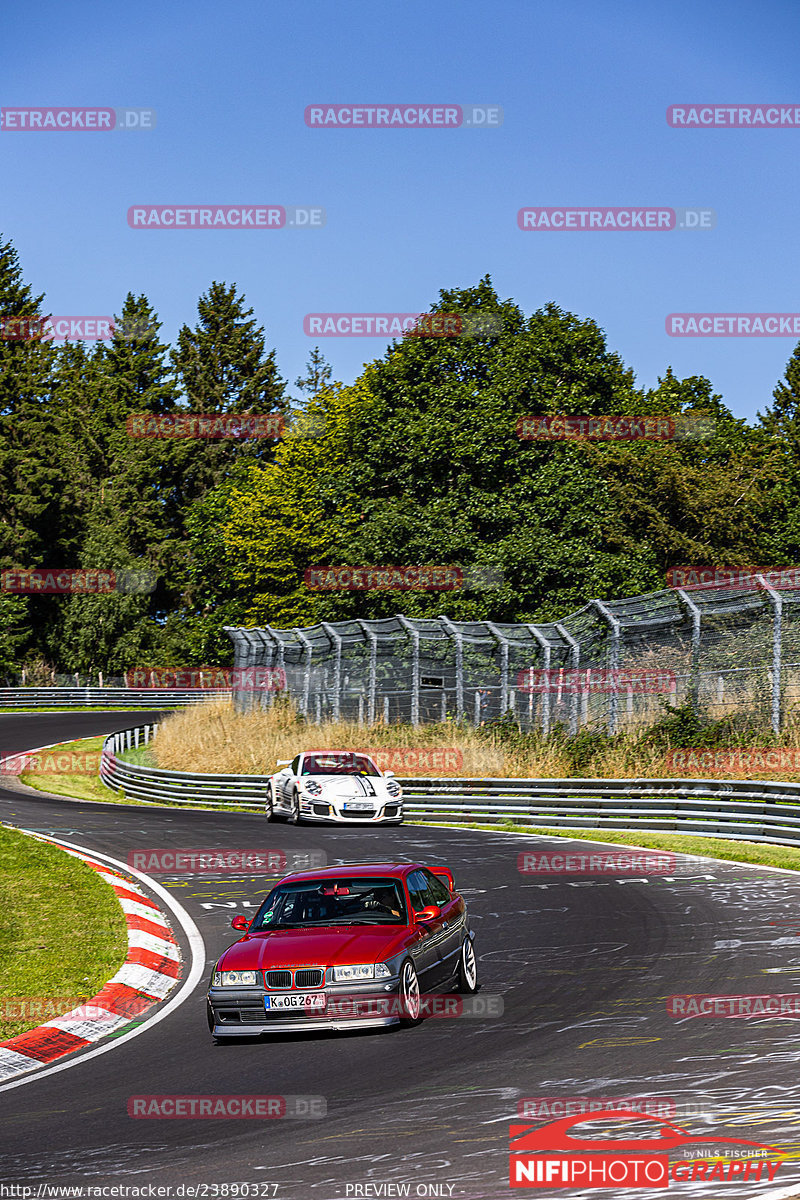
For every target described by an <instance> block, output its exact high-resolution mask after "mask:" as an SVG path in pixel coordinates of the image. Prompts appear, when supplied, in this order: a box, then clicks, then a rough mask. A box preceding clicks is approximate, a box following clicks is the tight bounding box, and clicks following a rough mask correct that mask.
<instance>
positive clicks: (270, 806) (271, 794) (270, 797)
mask: <svg viewBox="0 0 800 1200" xmlns="http://www.w3.org/2000/svg"><path fill="white" fill-rule="evenodd" d="M264 816H265V817H266V818H267V820H268V821H271V820H272V819H273V817H274V816H275V785H274V783H273V782H272V780H270V782H269V783H268V784H267V802H266V804H265V805H264Z"/></svg>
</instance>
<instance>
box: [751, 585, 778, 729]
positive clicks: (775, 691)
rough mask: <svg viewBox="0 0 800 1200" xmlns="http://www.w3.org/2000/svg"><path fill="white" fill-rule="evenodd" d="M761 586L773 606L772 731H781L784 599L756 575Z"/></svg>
mask: <svg viewBox="0 0 800 1200" xmlns="http://www.w3.org/2000/svg"><path fill="white" fill-rule="evenodd" d="M756 580H757V581H758V583H759V585H760V586H761V587H762V588H763V589H764V591H765V592H766V593H767V597H768V599H769V602H770V604H771V606H772V731H773V733H780V731H781V649H782V641H783V598H782V597H781V595H780V593H779V592H776V591H775V588H774V587H772V586H771V585H770V584H769V583H767V581H766V579H765V578H764V576H763V575H756Z"/></svg>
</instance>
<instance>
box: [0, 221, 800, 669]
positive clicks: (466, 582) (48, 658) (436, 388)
mask: <svg viewBox="0 0 800 1200" xmlns="http://www.w3.org/2000/svg"><path fill="white" fill-rule="evenodd" d="M431 312H439V313H445V314H465V315H468V316H469V318H470V320H469V321H468V322H467V321H465V323H464V327H465V328H467V327H468V326H469V327H471V328H473V329H476V330H477V332H476V333H474V334H472V335H470V336H445V337H435V336H419V337H417V336H406V337H403V338H402V339H400V340H397V341H394V342H393V343H391V344H390V345H389V346H388V348H387V350H386V352H385V353H384V355H383V356H382V357H380V358H377V359H375V360H374V361H371V362H369V363H367V364H365V366H364V368H363V370H362V372H361V373H360V375H359V376H358V378H357V379H356V380H355V382H354V383H352V384H342V383H337V382H333V381H332V380H331V369H330V367H329V366H328V364H327V363H326V361H325V359H324V357H323V355H322V354H321V353H320V352H319V350H317V349H315V350H314V351H312V353H311V355H310V357H309V362H308V366H307V373H306V375H305V376H304V377H303V378H301V379H298V380H297V381H296V391H297V392H298V393H299V395H292V394H291V389H290V386H289V384H288V383H287V381H286V380H285V379H284V378H282V376H281V374H280V371H279V368H278V362H277V355H276V351H275V350H274V349H271V348H269V347H268V344H267V338H266V334H265V331H264V328H263V327H262V326H261V325H259V324H258V322H257V320H256V318H255V316H254V313H253V310H252V309H251V308H248V307H247V302H246V299H245V297H244V296H243V295H241V294H240V292H239V290H238V289H237V286H236V285H235V284H230V285H229V284H226V283H219V282H212V283H211V285H210V286H209V288H208V291H207V292H206V293H204V294H203V295H202V296H201V297H200V299H199V301H198V304H197V314H196V317H195V318H194V321H193V323H192V324H191V325H189V324H185V325H183V326H182V328H181V329H180V331H179V333H178V336H177V338H176V340H175V343H174V345H172V346H170V345H168V344H167V343H166V342H165V341H164V340H163V339H162V337H161V323H160V322H159V320H158V315H157V313H156V312H155V311H154V309H153V307H152V306H151V304H150V303H149V301H148V299H147V297H146V296H144V295H139V296H134V295H133V294H131V293H129V294H128V295H127V296H126V297H125V299H124V302H123V304H122V309H121V313H120V314H119V316H118V317H117V318H116V319H115V332H114V335H113V337H112V338H111V339H109V340H107V341H105V342H93V343H90V342H86V341H74V342H73V341H64V342H63V343H61V342H59V343H55V342H53V341H52V340H49V339H48V338H47V337H38V336H28V337H24V338H23V337H13V336H3V337H0V570H2V571H12V572H13V571H17V570H21V569H28V570H30V569H33V568H45V567H46V568H83V569H90V568H91V569H97V570H104V571H108V570H112V571H118V572H126V571H127V572H130V573H134V577H135V573H137V572H138V573H144V574H145V575H146V577H148V578H152V579H153V580H154V584H153V587H152V589H151V590H149V591H144V590H139V591H137V590H131V591H123V590H114V591H112V592H107V593H103V594H97V593H94V594H93V593H91V592H73V593H71V594H25V595H20V594H14V593H13V592H9V591H0V669H1V670H2V671H3V672H5V673H6V674H9V673H18V672H19V671H20V669H21V668H22V667H23V666H26V667H27V668H28V669H29V670H31V669H33V668H34V667H35V665H36V664H39V665H43V664H48V665H49V666H52V667H53V668H55V669H57V670H59V671H80V672H82V673H87V674H88V673H92V672H94V673H96V672H97V671H98V670H102V671H104V672H108V673H112V672H117V673H121V672H123V671H126V670H129V669H131V668H135V667H154V668H157V667H163V668H167V667H170V668H174V667H191V666H199V665H206V664H208V665H218V664H220V665H222V664H227V663H229V662H230V661H231V645H230V642H229V640H228V638H227V637H226V635H225V634H224V633H223V626H224V625H260V624H263V623H269V624H271V625H274V626H278V627H286V626H295V625H310V624H313V623H315V622H317V621H320V620H343V619H348V618H375V617H386V616H392V615H394V614H395V613H398V612H403V613H405V614H406V615H409V616H420V617H424V616H439V615H447V616H449V617H451V618H452V619H453V620H480V619H491V620H495V621H500V622H505V621H522V620H528V621H530V620H537V621H547V620H557V619H559V618H560V617H563V616H564V615H566V614H567V613H568V612H570V611H572V610H574V609H576V608H578V607H580V606H581V605H582V604H584V603H585V602H586V600H587V599H589V598H592V597H598V598H600V599H603V598H608V597H613V596H621V595H634V594H638V593H641V592H648V591H655V590H658V589H660V588H663V587H665V586H666V585H667V572H668V571H669V570H670V569H671V568H674V567H676V566H678V565H681V564H709V565H720V566H744V567H746V566H750V565H754V564H757V565H761V566H785V565H788V564H794V563H798V562H800V504H798V498H799V497H800V457H799V456H798V449H799V448H800V441H798V435H799V434H800V418H798V403H799V402H800V345H798V347H796V348H795V350H794V353H793V354H792V356H791V358H790V359H789V362H788V365H787V367H786V371H785V374H784V376H783V378H782V379H781V380H780V382H778V384H777V385H776V387H775V389H774V391H773V393H772V397H771V399H770V401H769V403H767V404H766V405H765V407H764V411H763V412H760V413H759V415H758V417H757V419H756V420H755V421H754V422H753V423H752V424H750V423H748V422H747V421H745V420H742V419H740V418H736V417H734V416H733V414H732V413H731V412H730V410H729V409H728V408H727V407H726V406H725V404H724V403H723V400H722V397H721V396H720V395H718V394H716V393H715V392H714V390H713V387H712V384H711V382H710V381H709V380H708V379H706V378H704V377H702V376H693V377H690V378H687V379H679V378H677V377H676V376H675V375H674V374H673V372H672V370H671V369H670V368H669V367H667V368H666V370H665V372H664V374H663V376H662V377H660V378H659V380H658V382H657V384H656V386H655V387H654V388H648V389H643V388H640V387H638V386H637V383H636V380H635V378H634V375H633V372H632V371H631V370H630V369H629V368H627V367H626V366H625V364H624V362H623V361H622V359H621V358H620V356H619V355H618V354H616V353H615V352H613V351H612V350H609V348H608V346H607V344H606V339H605V336H604V334H603V331H602V329H601V328H600V327H599V326H598V324H597V323H596V322H595V321H594V320H591V319H588V318H581V317H579V316H576V315H574V314H572V313H568V312H565V311H563V310H561V309H560V308H559V307H558V306H557V305H555V304H553V303H550V304H546V305H545V306H544V307H542V308H540V309H539V310H537V311H536V312H534V313H532V314H531V315H529V316H528V315H526V314H525V313H524V312H523V311H522V309H521V308H520V307H519V306H518V305H517V304H515V303H514V302H513V301H512V300H501V299H500V298H499V297H498V295H497V293H496V290H495V288H494V287H493V285H492V282H491V279H490V278H489V277H488V276H487V277H485V278H483V279H482V280H480V281H479V282H478V284H477V285H476V286H475V287H472V288H464V289H450V290H442V291H441V292H440V294H439V298H438V300H437V301H436V302H435V303H434V304H432V305H431ZM47 315H48V310H47V308H46V307H45V304H44V296H42V295H36V294H35V293H34V290H33V288H32V287H31V286H30V285H29V284H27V283H26V282H25V280H24V278H23V273H22V268H21V266H20V263H19V259H18V256H17V253H16V251H15V249H14V247H13V245H12V243H11V242H10V241H3V240H2V239H0V320H3V319H5V321H6V325H5V328H6V329H9V328H12V326H10V325H9V324H8V322H9V321H19V320H21V319H26V321H27V327H28V328H30V327H31V325H32V324H33V325H35V322H36V321H37V320H39V319H41V318H43V317H45V316H47ZM476 318H480V319H479V320H477V321H476ZM141 414H150V415H152V417H154V418H170V417H172V418H175V419H176V420H177V419H179V418H180V419H183V418H184V417H185V415H186V414H189V415H191V414H220V415H222V414H230V415H236V414H254V415H262V414H273V415H275V416H276V417H280V418H281V419H282V425H281V429H282V433H281V435H280V436H270V437H258V436H251V435H250V434H251V433H252V429H253V425H252V423H251V424H250V425H246V424H245V425H244V426H243V433H242V436H236V437H224V438H219V437H217V438H208V437H181V438H177V437H173V438H171V437H166V436H164V437H162V436H157V437H149V436H132V435H131V420H130V419H131V418H132V417H134V416H138V415H141ZM531 414H534V415H537V414H538V415H539V416H547V415H561V414H572V415H576V414H577V415H578V416H581V417H586V418H602V417H608V416H612V415H613V416H614V417H617V418H624V419H630V420H629V427H638V426H639V425H641V423H642V422H643V420H644V419H645V418H653V420H652V421H651V425H652V426H653V427H655V425H657V424H658V425H659V426H661V425H663V423H664V422H663V420H661V421H657V420H655V419H656V418H659V419H661V418H669V419H670V421H671V422H673V427H674V428H675V429H681V430H683V431H684V436H678V437H674V436H671V437H670V438H669V439H662V440H657V439H647V438H641V437H640V438H634V439H633V440H618V439H616V438H611V439H610V440H606V441H603V440H599V441H596V440H576V439H574V438H571V437H569V438H567V439H566V440H549V439H544V440H542V439H537V438H536V437H533V438H532V437H530V436H524V437H521V436H520V428H521V426H520V421H521V418H523V417H526V416H530V415H531ZM156 424H158V425H159V427H163V425H164V422H163V420H160V421H159V422H155V421H154V422H153V425H156ZM184 424H186V422H185V421H184ZM545 426H547V427H548V428H551V427H552V428H554V427H555V424H554V422H552V421H551V422H549V423H548V422H544V423H542V426H541V427H542V428H544V427H545ZM414 565H417V566H419V565H422V566H426V567H443V566H444V567H448V568H449V569H450V571H451V574H452V572H453V571H456V572H457V573H460V574H459V575H458V579H459V582H458V585H457V586H452V587H448V588H444V589H443V588H427V589H420V588H418V587H411V588H410V589H409V590H397V589H396V588H392V589H389V588H388V587H382V586H380V585H379V584H378V585H375V586H370V587H368V588H366V587H362V586H355V587H354V586H351V584H348V582H347V581H348V579H351V577H350V576H348V574H347V571H344V573H342V568H347V567H351V568H355V567H365V566H370V567H384V568H393V567H408V566H414ZM321 568H326V569H328V570H329V571H330V576H329V578H330V580H332V581H333V583H332V585H331V586H329V587H328V586H325V585H324V581H325V578H326V577H325V576H324V575H320V569H321ZM333 568H337V569H338V573H337V571H334V570H333ZM356 574H357V577H358V578H359V579H363V578H364V573H363V572H362V573H361V574H360V575H359V574H358V573H356ZM373 577H374V576H371V577H370V578H373ZM4 578H5V577H4ZM321 579H322V581H323V583H322V584H320V580H321ZM309 580H313V581H315V582H313V583H310V582H309ZM342 580H344V581H345V582H344V583H342ZM351 582H352V581H351Z"/></svg>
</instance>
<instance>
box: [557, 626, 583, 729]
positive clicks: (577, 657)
mask: <svg viewBox="0 0 800 1200" xmlns="http://www.w3.org/2000/svg"><path fill="white" fill-rule="evenodd" d="M556 629H557V630H558V632H559V633H560V634H561V636H562V637H563V639H564V641H565V642H566V643H567V645H568V646H569V648H570V666H571V668H572V670H573V672H574V675H573V679H574V681H575V682H574V686H573V688H572V695H571V697H570V704H569V734H570V737H577V734H578V704H579V703H580V697H579V695H578V668H579V667H580V665H581V647H580V643H579V642H577V641H576V640H575V638H574V637H573V636H572V634H571V633H570V632H569V631H568V630H567V629H566V628H565V627H564V626H563V625H556Z"/></svg>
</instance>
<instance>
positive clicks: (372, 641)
mask: <svg viewBox="0 0 800 1200" xmlns="http://www.w3.org/2000/svg"><path fill="white" fill-rule="evenodd" d="M357 624H358V625H360V627H361V630H362V632H363V633H364V636H365V637H366V638H367V639H368V641H369V683H368V685H367V688H368V691H367V721H368V722H369V724H370V725H372V724H373V723H374V721H375V701H376V696H377V691H378V635H377V633H376V632H375V630H374V629H370V627H369V625H367V622H366V621H358V622H357Z"/></svg>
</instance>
